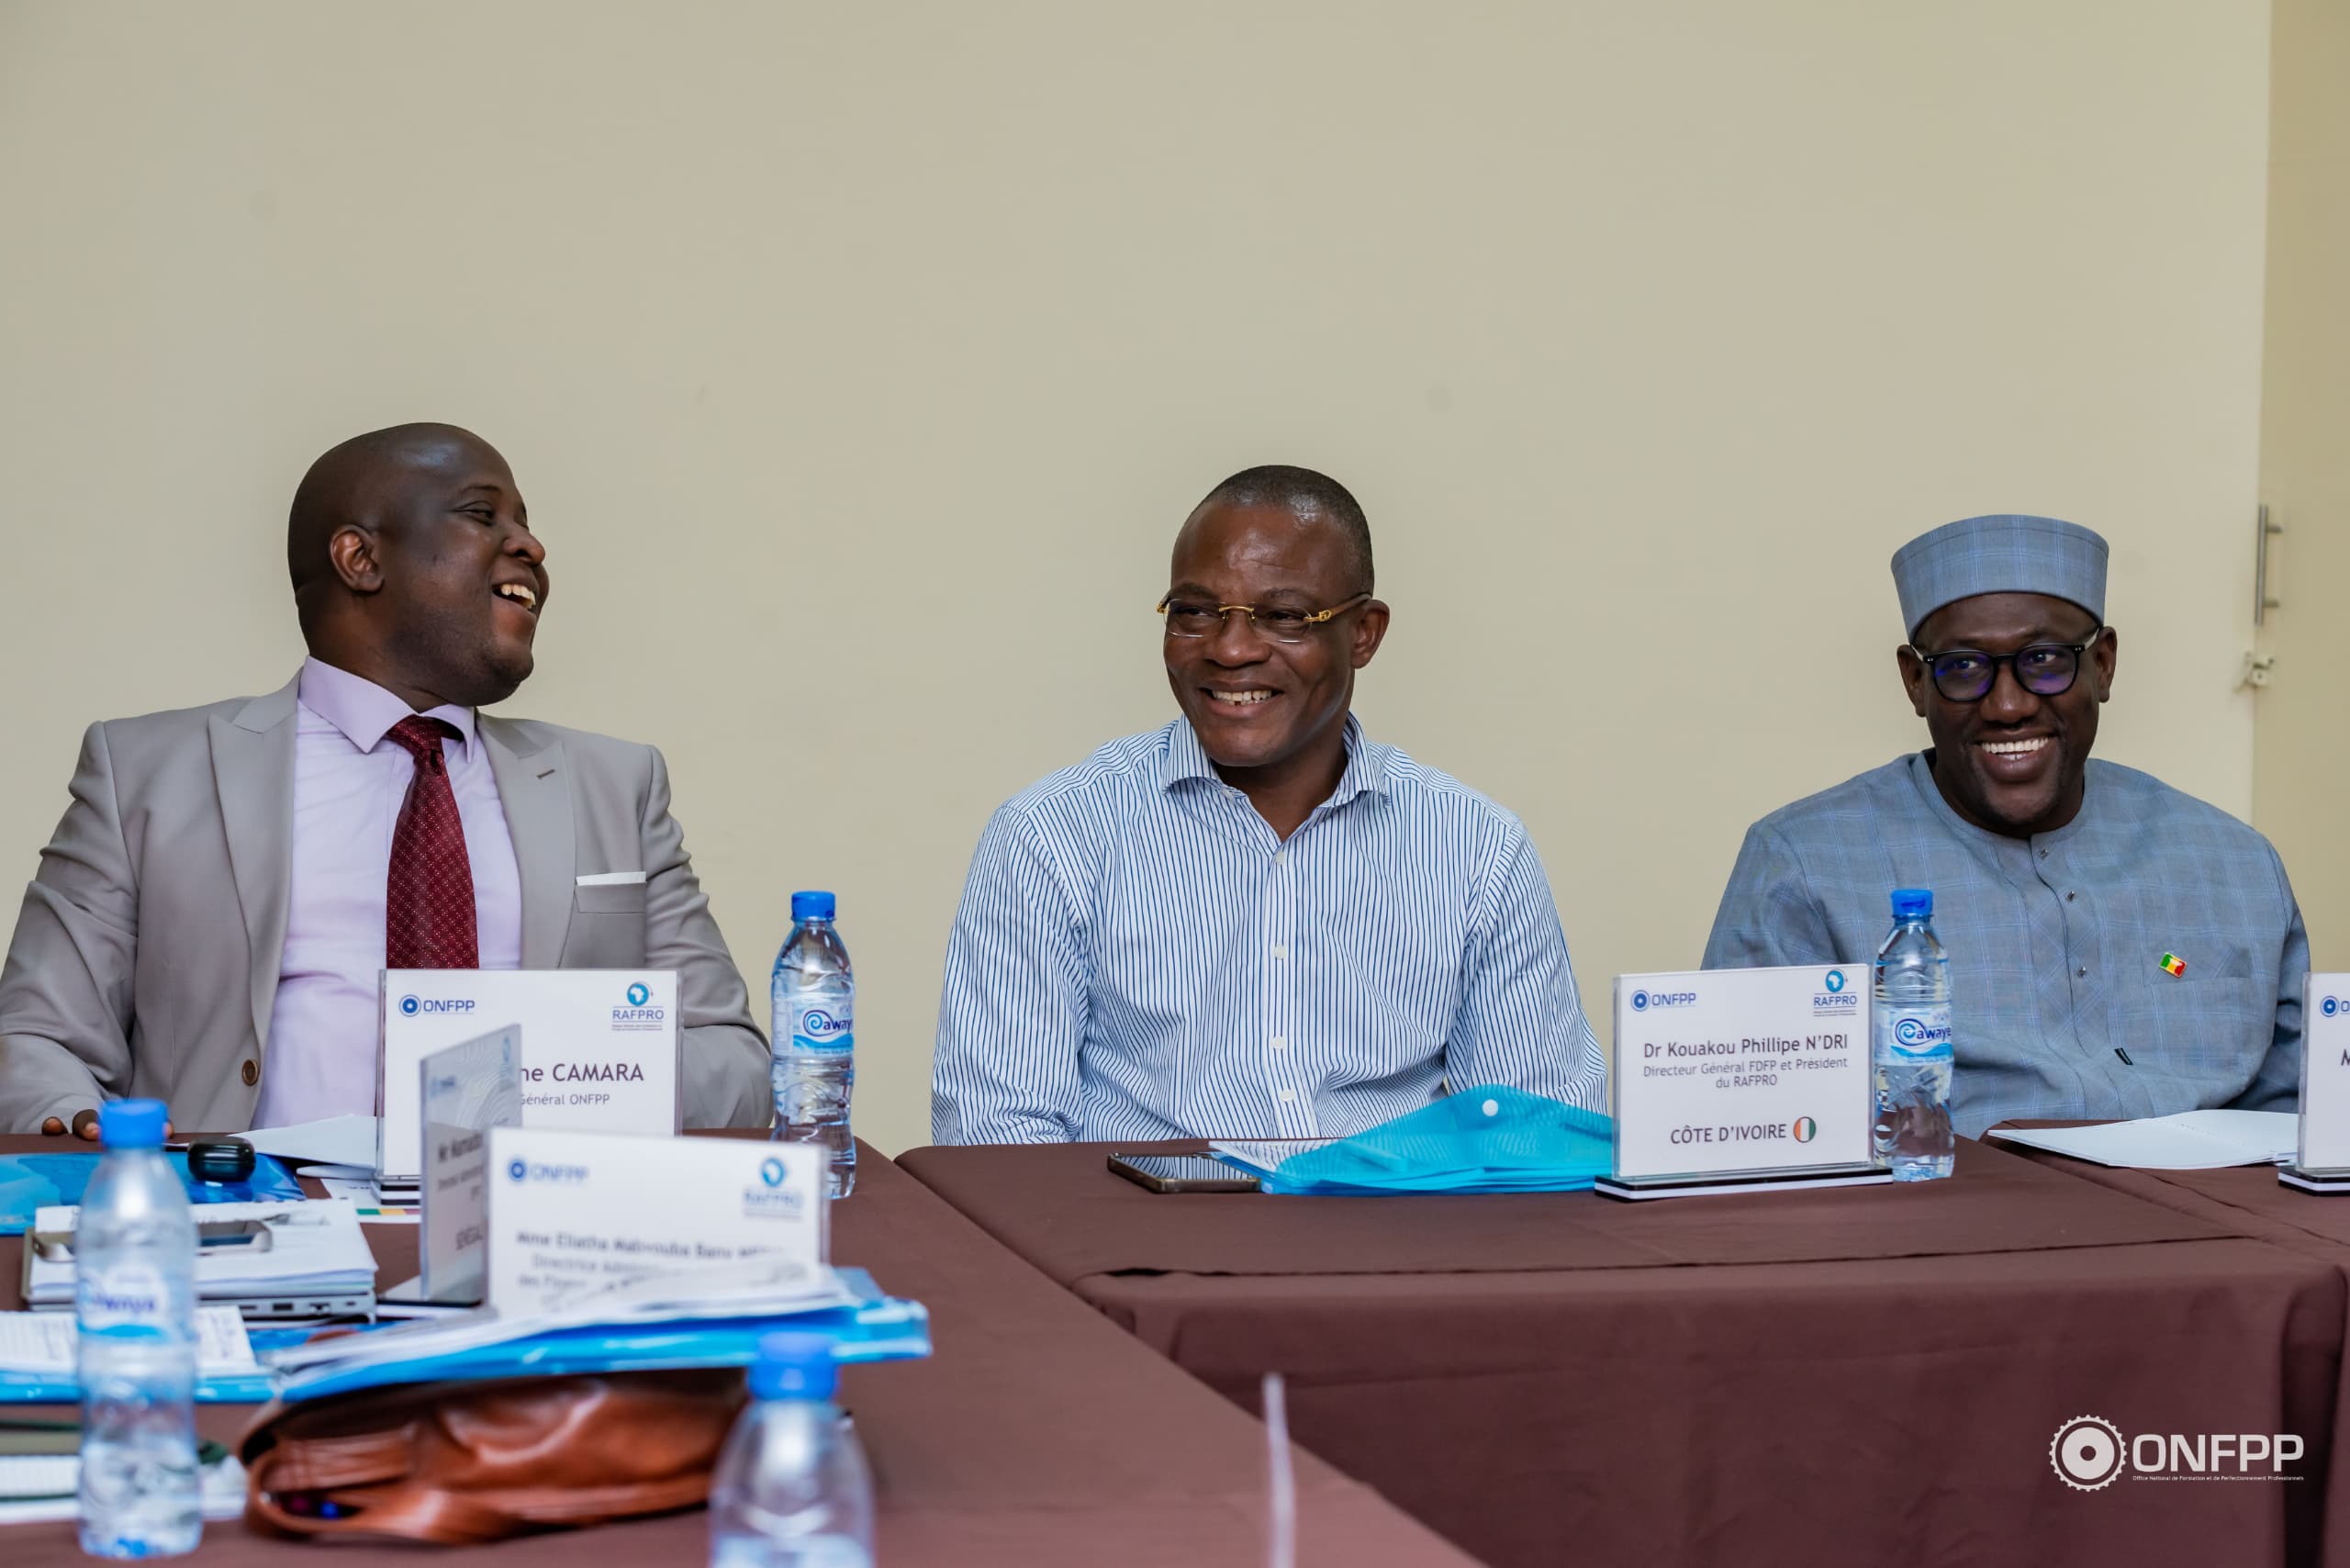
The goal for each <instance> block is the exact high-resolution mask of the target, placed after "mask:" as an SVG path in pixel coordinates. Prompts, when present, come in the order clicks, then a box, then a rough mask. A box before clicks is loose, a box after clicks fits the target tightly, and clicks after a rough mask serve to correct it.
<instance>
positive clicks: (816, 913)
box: [791, 893, 833, 921]
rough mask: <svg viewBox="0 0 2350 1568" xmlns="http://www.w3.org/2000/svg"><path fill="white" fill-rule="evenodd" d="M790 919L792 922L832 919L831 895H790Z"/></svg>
mask: <svg viewBox="0 0 2350 1568" xmlns="http://www.w3.org/2000/svg"><path fill="white" fill-rule="evenodd" d="M791 918H792V919H793V920H794V921H801V920H830V919H832V918H833V895H832V894H830V893H794V894H792V895H791Z"/></svg>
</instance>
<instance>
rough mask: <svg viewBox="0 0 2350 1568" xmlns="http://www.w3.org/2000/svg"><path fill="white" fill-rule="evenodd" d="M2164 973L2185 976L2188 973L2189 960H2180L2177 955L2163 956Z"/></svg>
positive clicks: (2168, 954) (2167, 954) (2166, 954)
mask: <svg viewBox="0 0 2350 1568" xmlns="http://www.w3.org/2000/svg"><path fill="white" fill-rule="evenodd" d="M2163 971H2164V972H2165V974H2170V975H2183V974H2185V973H2186V972H2187V960H2186V959H2185V958H2180V957H2179V956H2178V955H2177V954H2176V953H2165V954H2164V955H2163Z"/></svg>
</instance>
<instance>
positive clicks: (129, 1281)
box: [73, 1262, 172, 1338]
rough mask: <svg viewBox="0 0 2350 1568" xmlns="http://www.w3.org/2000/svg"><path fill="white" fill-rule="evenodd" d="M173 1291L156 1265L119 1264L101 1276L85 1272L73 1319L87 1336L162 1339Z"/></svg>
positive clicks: (76, 1284)
mask: <svg viewBox="0 0 2350 1568" xmlns="http://www.w3.org/2000/svg"><path fill="white" fill-rule="evenodd" d="M171 1294H172V1289H171V1284H170V1282H168V1281H166V1280H165V1279H164V1278H163V1271H162V1270H161V1269H158V1268H156V1267H155V1266H154V1265H153V1264H152V1263H136V1262H130V1263H117V1264H116V1265H115V1266H114V1267H113V1268H111V1269H108V1270H106V1271H105V1272H103V1273H101V1272H98V1271H95V1270H84V1271H83V1272H82V1274H81V1277H80V1278H79V1279H77V1280H75V1281H74V1290H73V1316H74V1319H75V1321H76V1322H77V1323H78V1324H79V1325H80V1327H81V1329H82V1331H83V1332H84V1333H85V1334H108V1335H113V1336H115V1337H116V1338H162V1337H163V1336H164V1333H165V1328H164V1325H165V1324H166V1322H167V1321H168V1320H169V1319H168V1316H167V1315H168V1312H169V1307H170V1302H171Z"/></svg>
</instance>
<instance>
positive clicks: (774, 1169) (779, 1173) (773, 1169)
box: [759, 1159, 783, 1187]
mask: <svg viewBox="0 0 2350 1568" xmlns="http://www.w3.org/2000/svg"><path fill="white" fill-rule="evenodd" d="M759 1180H760V1181H762V1182H766V1183H767V1185H768V1186H770V1187H780V1186H782V1185H783V1161H782V1160H780V1159H770V1160H767V1161H766V1162H765V1163H763V1164H761V1165H760V1167H759Z"/></svg>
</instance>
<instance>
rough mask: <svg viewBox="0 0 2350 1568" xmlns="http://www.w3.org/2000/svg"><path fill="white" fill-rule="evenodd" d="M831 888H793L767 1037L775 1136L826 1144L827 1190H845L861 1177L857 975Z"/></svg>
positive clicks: (841, 1194)
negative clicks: (853, 1108)
mask: <svg viewBox="0 0 2350 1568" xmlns="http://www.w3.org/2000/svg"><path fill="white" fill-rule="evenodd" d="M833 907H834V905H833V895H832V894H830V893H820V892H808V893H794V894H792V895H791V935H790V937H789V939H788V940H786V941H785V943H784V945H783V951H782V952H780V953H778V954H777V955H776V956H775V979H774V981H773V983H772V984H771V986H770V987H769V992H770V995H771V997H772V999H773V1001H774V1003H775V1013H774V1026H773V1028H772V1029H771V1030H770V1031H769V1033H768V1036H767V1038H768V1039H769V1040H770V1041H772V1042H773V1047H772V1049H773V1050H774V1052H775V1061H774V1068H773V1071H774V1083H775V1136H776V1137H778V1138H780V1139H783V1140H784V1141H785V1142H788V1143H812V1144H820V1145H822V1147H823V1148H825V1149H826V1150H827V1151H828V1152H829V1154H830V1156H831V1166H832V1169H831V1174H830V1175H829V1176H828V1177H827V1179H826V1185H827V1190H828V1191H829V1192H830V1193H832V1195H833V1196H834V1197H835V1198H845V1197H847V1196H848V1194H849V1192H850V1190H851V1189H852V1188H854V1187H855V1186H856V1139H855V1138H854V1137H850V1136H849V1130H848V1099H849V1094H850V1092H851V1091H853V1090H854V1089H856V976H855V975H854V974H853V973H852V972H851V970H850V969H849V963H848V949H847V948H845V947H844V946H841V934H840V933H839V932H838V931H836V930H834V927H833Z"/></svg>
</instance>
